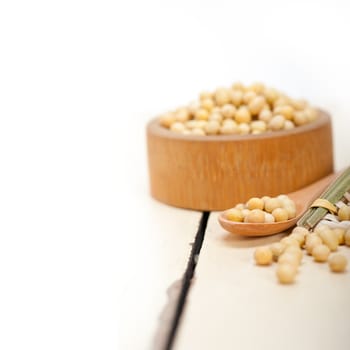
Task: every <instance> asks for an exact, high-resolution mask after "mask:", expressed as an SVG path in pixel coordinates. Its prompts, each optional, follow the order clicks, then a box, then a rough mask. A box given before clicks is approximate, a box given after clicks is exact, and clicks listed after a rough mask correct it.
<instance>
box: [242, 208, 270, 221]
mask: <svg viewBox="0 0 350 350" xmlns="http://www.w3.org/2000/svg"><path fill="white" fill-rule="evenodd" d="M244 222H250V223H262V222H265V214H264V212H263V211H262V210H260V209H253V210H251V211H250V212H249V213H248V215H247V216H246V217H245V218H244Z"/></svg>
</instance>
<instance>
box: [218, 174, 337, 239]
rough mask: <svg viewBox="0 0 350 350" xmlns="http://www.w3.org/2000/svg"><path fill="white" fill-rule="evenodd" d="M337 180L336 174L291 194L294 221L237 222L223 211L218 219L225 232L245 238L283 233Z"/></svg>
mask: <svg viewBox="0 0 350 350" xmlns="http://www.w3.org/2000/svg"><path fill="white" fill-rule="evenodd" d="M335 178H336V174H331V175H328V176H326V177H324V178H322V179H321V180H319V181H317V182H314V183H312V184H311V185H309V186H306V187H304V188H302V189H300V190H298V191H295V192H292V193H289V194H288V197H289V198H290V199H292V200H293V201H294V202H295V205H296V211H297V215H296V217H295V218H293V219H290V220H286V221H279V222H271V223H246V222H235V221H230V220H227V219H226V211H223V212H222V213H220V215H219V217H218V220H219V223H220V225H221V226H222V227H223V228H224V229H225V230H227V231H229V232H231V233H236V234H238V235H243V236H269V235H273V234H276V233H280V232H283V231H285V230H287V229H288V228H290V227H292V226H294V225H295V224H296V222H297V221H298V220H299V219H300V217H301V216H302V215H303V214H304V213H305V211H306V210H307V209H308V208H309V206H310V205H311V204H312V202H313V201H314V200H315V199H317V197H318V196H319V195H320V194H321V193H322V192H323V191H324V190H325V189H326V188H327V187H328V185H330V183H331V182H332V181H333V180H334V179H335Z"/></svg>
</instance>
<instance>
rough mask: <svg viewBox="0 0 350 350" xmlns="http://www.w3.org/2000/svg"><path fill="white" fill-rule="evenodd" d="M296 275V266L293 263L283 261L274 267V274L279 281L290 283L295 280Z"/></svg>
mask: <svg viewBox="0 0 350 350" xmlns="http://www.w3.org/2000/svg"><path fill="white" fill-rule="evenodd" d="M296 275H297V268H296V266H295V265H293V264H289V263H283V264H278V266H277V269H276V276H277V279H278V281H279V282H280V283H282V284H290V283H293V282H294V281H295V277H296Z"/></svg>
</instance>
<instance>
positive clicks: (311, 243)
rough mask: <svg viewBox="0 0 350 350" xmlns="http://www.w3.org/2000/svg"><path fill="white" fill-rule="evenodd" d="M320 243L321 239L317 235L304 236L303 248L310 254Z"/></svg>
mask: <svg viewBox="0 0 350 350" xmlns="http://www.w3.org/2000/svg"><path fill="white" fill-rule="evenodd" d="M320 244H322V239H321V238H320V237H319V236H317V235H314V236H310V237H309V236H306V243H305V249H306V251H307V253H308V254H309V255H311V254H312V250H313V249H314V248H315V247H316V246H317V245H320Z"/></svg>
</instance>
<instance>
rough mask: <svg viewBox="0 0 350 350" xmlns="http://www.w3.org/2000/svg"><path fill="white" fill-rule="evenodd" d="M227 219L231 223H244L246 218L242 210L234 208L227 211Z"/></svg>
mask: <svg viewBox="0 0 350 350" xmlns="http://www.w3.org/2000/svg"><path fill="white" fill-rule="evenodd" d="M226 218H227V220H230V221H236V222H242V221H243V219H244V216H243V213H242V210H239V209H235V208H232V209H229V210H227V211H226Z"/></svg>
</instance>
